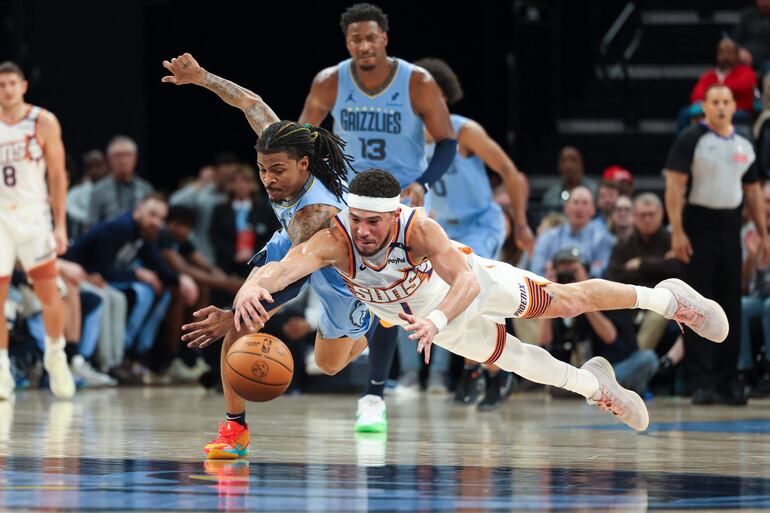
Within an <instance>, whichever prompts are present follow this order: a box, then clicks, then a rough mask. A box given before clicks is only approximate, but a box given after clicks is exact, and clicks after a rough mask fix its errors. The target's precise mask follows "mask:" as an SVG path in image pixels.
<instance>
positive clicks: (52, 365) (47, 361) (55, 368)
mask: <svg viewBox="0 0 770 513" xmlns="http://www.w3.org/2000/svg"><path fill="white" fill-rule="evenodd" d="M43 367H45V370H47V371H48V386H49V387H50V388H51V392H53V395H55V396H56V397H57V398H59V399H72V397H73V396H74V395H75V380H74V379H72V373H71V372H70V367H69V365H67V355H66V354H64V349H53V348H47V349H46V352H45V354H44V355H43Z"/></svg>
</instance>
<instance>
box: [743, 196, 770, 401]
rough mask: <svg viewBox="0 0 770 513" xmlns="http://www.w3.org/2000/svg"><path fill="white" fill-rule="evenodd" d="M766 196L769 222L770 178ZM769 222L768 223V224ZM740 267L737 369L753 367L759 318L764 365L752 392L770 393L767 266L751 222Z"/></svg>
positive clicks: (769, 277) (769, 280)
mask: <svg viewBox="0 0 770 513" xmlns="http://www.w3.org/2000/svg"><path fill="white" fill-rule="evenodd" d="M762 193H763V195H764V200H765V203H764V204H765V218H766V219H767V222H770V181H768V182H765V185H764V187H763V188H762ZM768 226H770V225H768ZM741 238H742V240H743V269H742V272H741V275H742V276H741V277H742V280H741V281H742V284H743V293H744V295H743V297H742V298H741V349H740V354H739V356H738V370H739V371H741V372H749V371H752V370H754V367H755V365H754V364H755V362H756V358H755V357H754V344H753V343H752V338H751V334H752V333H751V323H752V322H753V321H754V320H755V319H757V318H759V319H761V321H762V322H761V325H762V342H763V348H764V355H765V368H764V369H761V370H760V373H761V375H760V377H759V379H758V380H757V383H756V385H755V387H754V395H755V396H758V397H764V396H767V395H770V365H769V363H770V268H768V267H760V266H759V262H758V259H759V249H760V247H761V241H762V238H761V237H760V235H759V234H758V233H757V228H756V226H755V225H754V224H753V223H749V224H748V225H747V226H746V228H745V229H744V230H743V234H742V237H741Z"/></svg>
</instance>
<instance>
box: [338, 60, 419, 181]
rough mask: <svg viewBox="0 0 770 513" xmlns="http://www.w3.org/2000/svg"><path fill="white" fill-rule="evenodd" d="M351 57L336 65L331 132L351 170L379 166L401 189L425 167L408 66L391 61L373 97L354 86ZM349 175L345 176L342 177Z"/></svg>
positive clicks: (411, 65)
mask: <svg viewBox="0 0 770 513" xmlns="http://www.w3.org/2000/svg"><path fill="white" fill-rule="evenodd" d="M352 66H353V63H352V61H351V59H347V60H345V61H342V62H341V63H339V65H338V66H337V99H336V101H335V103H334V107H333V108H332V116H333V117H334V133H335V134H337V135H339V136H340V137H341V138H342V139H343V140H344V141H345V143H346V146H345V153H347V154H349V155H351V156H352V157H353V158H354V161H353V168H354V169H355V170H356V171H358V172H360V171H365V170H367V169H369V168H373V167H374V168H379V169H385V170H387V171H388V172H389V173H391V174H392V175H393V176H394V177H395V178H396V180H398V182H399V184H401V187H402V188H403V187H406V186H407V185H409V184H410V183H412V182H414V181H415V180H416V179H417V178H418V177H419V176H420V175H421V174H422V173H423V171H425V168H426V167H427V165H428V164H427V160H426V157H425V125H424V124H423V122H422V118H420V116H418V115H417V114H416V113H415V112H414V109H413V108H412V101H411V97H410V95H409V80H410V77H411V76H412V70H413V69H414V65H413V64H411V63H409V62H407V61H405V60H403V59H394V70H393V73H392V75H391V76H390V78H389V82H388V84H387V85H386V86H385V87H384V88H383V90H382V91H381V92H379V93H377V94H375V95H369V94H367V93H365V92H363V90H362V89H361V88H360V87H359V86H358V84H357V83H356V80H355V78H354V77H353V70H352ZM352 178H353V176H352V172H351V176H348V181H350V180H351V179H352Z"/></svg>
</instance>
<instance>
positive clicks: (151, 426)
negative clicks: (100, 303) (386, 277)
mask: <svg viewBox="0 0 770 513" xmlns="http://www.w3.org/2000/svg"><path fill="white" fill-rule="evenodd" d="M355 400H356V397H354V396H352V395H335V396H331V395H304V396H293V397H281V398H279V399H278V400H276V401H273V402H271V403H267V404H262V405H254V404H252V405H249V409H248V418H249V422H250V426H251V430H252V441H251V443H252V445H251V449H252V453H251V455H250V457H249V458H248V461H241V462H236V463H213V464H212V463H207V462H204V460H203V454H202V453H201V448H202V446H203V445H204V443H206V442H208V441H209V440H210V439H211V438H213V435H214V431H215V429H216V424H217V422H218V421H219V420H220V419H221V417H222V415H223V406H222V405H223V403H222V400H221V396H217V395H214V394H211V393H207V392H204V391H203V390H200V389H197V388H146V389H120V390H102V391H99V390H91V391H85V392H81V393H79V394H78V396H77V397H76V398H75V400H74V401H72V402H60V401H56V400H54V399H53V398H52V396H50V394H48V393H47V392H40V391H27V392H21V393H19V394H17V397H16V400H15V403H14V404H11V403H9V402H0V511H217V510H223V511H224V510H228V511H276V512H289V511H315V512H352V511H370V512H388V511H411V512H414V511H441V512H444V511H463V512H491V511H586V512H588V511H591V512H594V511H647V510H650V511H653V510H654V511H684V510H687V511H739V510H740V511H770V401H767V400H755V401H752V403H751V405H750V406H749V407H748V408H728V407H693V406H691V405H690V404H689V403H688V402H686V401H683V400H678V399H666V398H656V399H655V400H653V401H652V402H651V403H650V404H649V407H650V417H651V421H652V424H651V427H650V429H649V431H648V432H647V433H645V434H641V435H640V434H636V433H634V432H632V431H631V430H629V429H627V428H626V427H625V426H624V425H622V424H620V423H618V422H617V421H616V420H615V419H613V418H611V417H610V416H608V415H607V414H603V413H601V412H599V411H598V410H597V409H595V408H593V407H590V406H588V405H587V404H585V402H584V401H580V400H570V399H559V400H556V399H551V398H549V397H547V396H546V395H544V394H541V393H531V394H514V395H513V396H511V398H510V399H509V401H508V403H507V404H506V405H505V406H504V407H503V408H502V409H501V410H499V411H497V412H493V413H485V414H480V413H477V412H476V410H475V409H474V408H469V407H463V406H459V405H454V404H452V403H451V401H449V399H448V398H447V397H445V396H427V395H424V396H421V397H419V398H416V399H397V398H389V399H388V402H389V422H390V431H389V433H388V436H387V437H385V436H380V435H368V436H363V435H358V436H354V434H353V429H352V427H353V412H354V410H355Z"/></svg>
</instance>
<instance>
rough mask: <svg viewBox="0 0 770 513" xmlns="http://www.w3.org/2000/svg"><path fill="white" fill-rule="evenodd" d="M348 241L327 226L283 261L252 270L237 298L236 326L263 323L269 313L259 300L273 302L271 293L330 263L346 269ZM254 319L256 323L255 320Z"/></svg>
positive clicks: (297, 247)
mask: <svg viewBox="0 0 770 513" xmlns="http://www.w3.org/2000/svg"><path fill="white" fill-rule="evenodd" d="M347 260H348V249H347V243H346V242H345V241H344V240H343V239H342V236H341V235H340V234H339V233H338V232H337V230H332V229H326V230H321V231H320V232H318V233H316V234H315V235H313V236H312V237H311V238H310V239H309V240H308V241H307V242H304V243H302V244H300V245H298V246H295V247H293V248H292V249H291V251H289V253H288V254H287V255H286V256H285V257H284V258H283V260H281V261H280V262H270V263H268V264H266V265H264V266H262V267H260V268H258V269H255V270H254V271H252V273H251V275H249V278H248V279H247V280H246V283H244V284H243V286H242V287H241V290H240V291H239V292H238V295H237V297H236V299H235V328H236V330H238V331H240V329H241V321H243V322H244V323H245V324H246V326H248V327H249V328H250V329H252V330H253V329H258V328H261V327H262V326H264V323H265V322H267V320H268V319H269V315H268V313H267V311H266V310H265V308H264V306H262V304H261V303H260V301H262V300H266V301H267V302H269V303H272V302H273V297H272V295H271V294H272V293H273V292H277V291H279V290H283V289H284V288H286V287H288V286H289V285H291V284H292V283H294V282H295V281H297V280H299V279H300V278H303V277H305V276H307V275H309V274H310V273H312V272H313V271H316V270H318V269H321V268H322V267H326V266H327V265H335V266H339V267H341V268H343V269H345V268H347ZM253 321H255V322H253Z"/></svg>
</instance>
